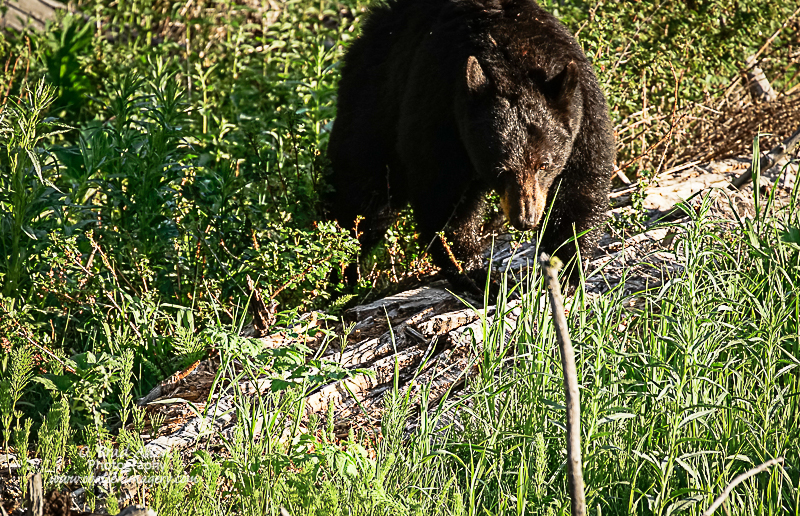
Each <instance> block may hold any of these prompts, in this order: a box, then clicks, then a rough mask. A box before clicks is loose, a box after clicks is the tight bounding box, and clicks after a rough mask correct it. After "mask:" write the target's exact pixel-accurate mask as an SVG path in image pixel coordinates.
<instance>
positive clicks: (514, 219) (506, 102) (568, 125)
mask: <svg viewBox="0 0 800 516" xmlns="http://www.w3.org/2000/svg"><path fill="white" fill-rule="evenodd" d="M550 75H551V76H550V77H548V74H547V72H546V71H545V70H542V69H541V68H536V67H526V66H520V65H519V64H515V65H514V66H509V65H508V63H507V62H504V60H489V59H487V60H486V62H485V63H484V65H481V63H480V62H479V61H478V59H477V58H476V57H474V56H470V57H469V58H468V59H467V62H466V67H465V69H464V75H463V88H462V91H461V92H460V93H461V94H460V95H458V96H457V97H456V113H457V117H458V123H459V131H460V134H461V139H462V141H463V142H464V145H465V146H466V150H467V153H468V154H469V157H470V160H471V162H472V165H473V167H474V168H475V170H476V171H477V173H478V176H479V178H480V179H481V180H483V181H484V182H486V183H487V184H488V185H489V186H490V187H492V188H493V189H494V190H496V191H497V193H498V194H499V195H500V199H501V205H502V207H503V211H504V213H505V215H506V217H507V218H508V221H509V222H510V223H511V224H512V225H513V226H514V227H515V228H517V229H520V230H526V229H533V228H535V227H536V226H537V225H538V224H539V222H540V221H541V219H542V215H543V213H544V212H545V210H546V208H547V196H548V192H549V191H550V188H551V187H555V186H554V185H555V184H556V179H557V178H558V176H559V174H560V173H561V171H562V170H563V169H564V165H565V164H566V163H567V160H568V159H569V156H570V154H571V152H572V144H573V142H574V141H575V136H576V134H577V132H578V128H579V127H580V124H581V118H582V115H583V109H582V106H583V99H582V95H581V89H580V81H579V69H578V66H577V64H575V62H572V61H571V62H569V63H567V64H565V65H562V66H560V67H557V68H556V70H555V73H553V71H552V70H551V73H550Z"/></svg>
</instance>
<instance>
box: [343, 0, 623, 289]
mask: <svg viewBox="0 0 800 516" xmlns="http://www.w3.org/2000/svg"><path fill="white" fill-rule="evenodd" d="M328 156H329V158H330V161H331V165H332V168H333V173H332V175H331V176H330V183H331V185H332V186H333V188H334V192H333V193H332V194H331V196H330V197H329V198H328V207H329V210H330V213H331V216H332V217H333V218H335V219H336V220H338V221H339V223H340V224H341V225H342V226H343V227H349V228H352V227H353V225H354V220H355V218H356V216H357V215H363V216H364V217H365V220H364V221H363V222H362V223H361V225H360V226H359V231H361V232H363V233H362V235H361V243H362V247H363V248H364V249H369V248H370V247H372V246H374V245H375V244H376V243H377V242H379V241H380V240H381V239H382V238H383V236H384V233H385V231H386V229H387V227H388V226H389V225H390V224H391V223H392V221H393V218H394V216H395V215H396V213H397V211H398V210H399V209H402V208H403V207H404V206H405V205H406V204H407V203H409V202H410V203H411V206H412V207H413V209H414V216H415V219H416V221H417V225H418V227H419V230H420V232H421V236H422V243H423V245H428V244H429V243H430V242H433V245H432V247H431V253H432V257H433V259H434V261H435V263H436V264H437V265H439V266H440V267H442V268H443V269H445V271H446V272H449V273H450V277H451V278H452V277H454V276H455V275H454V270H455V267H454V266H453V264H452V260H451V259H450V257H449V255H448V254H447V252H446V250H445V248H444V247H443V246H442V245H441V243H440V241H439V239H438V238H437V237H436V234H437V233H438V232H439V231H444V232H445V235H446V237H447V239H448V240H449V241H450V242H451V243H452V251H453V253H454V254H455V256H456V257H457V258H458V259H459V260H460V261H461V262H462V264H463V266H464V268H465V269H466V270H467V271H473V270H476V269H477V268H479V267H480V263H481V262H480V254H481V251H482V247H481V244H480V239H479V235H480V230H481V223H482V221H483V214H484V208H485V206H484V205H485V202H484V196H485V194H486V193H487V192H488V191H490V190H491V189H494V190H495V191H497V192H498V193H499V194H500V196H501V199H502V204H503V208H504V211H505V213H506V216H507V217H508V218H509V220H510V222H511V223H512V224H513V225H514V226H515V227H517V228H519V229H533V228H534V227H536V226H537V225H538V224H539V223H540V222H541V221H542V219H543V214H542V212H543V211H546V209H547V207H549V206H550V202H551V201H552V200H553V195H554V193H555V191H556V189H557V188H558V195H557V197H556V199H555V202H554V205H553V213H552V214H551V216H550V219H549V222H548V224H547V227H546V230H545V233H544V235H543V236H542V239H541V248H542V249H543V250H546V251H549V252H553V251H555V250H556V249H557V248H558V247H559V246H561V245H562V244H563V243H564V242H565V241H566V240H568V239H569V238H570V237H572V236H573V231H575V232H576V233H578V234H579V233H581V232H583V231H585V230H588V229H590V228H597V227H598V226H599V225H600V224H601V223H602V222H603V221H604V219H605V211H606V209H607V205H608V190H609V185H610V178H611V171H612V164H613V160H614V139H613V134H612V129H611V124H610V121H609V117H608V107H607V105H606V101H605V98H604V96H603V93H602V92H601V91H600V88H599V86H598V84H597V79H596V78H595V76H594V73H593V72H592V68H591V64H590V63H589V61H588V60H587V59H586V57H585V56H584V54H583V51H582V50H581V48H580V46H579V45H578V44H577V42H576V41H575V39H574V38H573V37H572V35H571V34H570V33H569V32H568V31H567V29H566V28H564V26H563V25H561V24H560V23H559V22H558V21H557V20H556V19H555V18H554V17H553V16H552V15H550V14H549V13H547V12H546V11H544V10H542V9H541V8H540V7H539V6H538V5H537V4H536V3H534V2H533V1H530V0H394V1H392V0H390V1H389V2H388V3H386V4H380V5H379V6H377V7H375V8H374V9H373V10H372V12H371V13H370V14H369V16H368V17H367V19H366V21H365V23H364V26H363V31H362V35H361V37H360V38H359V39H357V40H356V41H355V42H354V43H353V44H352V45H351V47H350V49H349V51H348V52H347V54H346V56H345V58H344V62H343V66H342V76H341V82H340V84H339V99H338V114H337V118H336V121H335V123H334V125H333V130H332V132H331V137H330V144H329V147H328ZM573 226H574V229H573ZM598 236H599V235H598V231H597V230H596V229H595V230H593V231H590V232H589V233H588V234H586V235H584V236H583V237H581V238H580V240H579V247H580V250H581V254H582V255H583V256H584V257H589V256H590V255H591V254H592V253H593V251H594V249H595V247H596V245H597V239H598ZM557 254H558V255H559V256H560V257H561V258H562V260H565V261H567V260H569V259H571V258H572V257H573V256H574V255H575V246H574V244H570V245H569V246H566V247H563V248H561V250H560V251H559V252H558V253H557ZM575 277H577V275H575Z"/></svg>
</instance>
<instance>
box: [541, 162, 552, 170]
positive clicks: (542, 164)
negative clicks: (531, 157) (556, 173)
mask: <svg viewBox="0 0 800 516" xmlns="http://www.w3.org/2000/svg"><path fill="white" fill-rule="evenodd" d="M548 168H550V163H548V162H546V161H545V162H543V163H540V164H539V170H547V169H548Z"/></svg>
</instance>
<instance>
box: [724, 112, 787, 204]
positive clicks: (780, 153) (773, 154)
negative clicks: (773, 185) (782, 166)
mask: <svg viewBox="0 0 800 516" xmlns="http://www.w3.org/2000/svg"><path fill="white" fill-rule="evenodd" d="M798 143H800V127H798V128H797V130H796V131H795V132H794V134H793V135H791V136H790V137H789V138H788V139H786V140H785V141H784V142H783V143H781V144H780V145H778V146H777V147H775V148H774V149H772V150H771V151H769V152H768V153H766V154H764V155H763V156H761V160H760V161H759V167H760V170H767V169H768V168H770V167H772V166H773V165H775V163H777V162H778V161H779V160H780V159H781V158H782V157H784V156H786V155H787V154H789V153H790V152H792V149H794V147H795V146H796V145H797V144H798ZM751 179H753V167H750V168H748V169H747V170H746V171H744V172H743V173H742V174H741V175H740V176H739V177H737V178H736V179H734V180H733V181H732V182H731V186H732V187H733V188H735V189H737V190H741V189H742V187H743V186H744V185H746V184H747V183H748V182H750V180H751Z"/></svg>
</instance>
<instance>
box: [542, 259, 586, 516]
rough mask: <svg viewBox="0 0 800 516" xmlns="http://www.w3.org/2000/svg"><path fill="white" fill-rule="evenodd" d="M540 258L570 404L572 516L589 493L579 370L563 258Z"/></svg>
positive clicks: (578, 514)
mask: <svg viewBox="0 0 800 516" xmlns="http://www.w3.org/2000/svg"><path fill="white" fill-rule="evenodd" d="M539 261H540V262H541V264H542V268H543V269H544V274H545V277H546V278H547V286H548V289H547V290H548V291H549V292H550V308H551V309H552V311H553V325H554V326H555V329H556V336H557V337H558V347H559V350H560V351H561V367H562V369H563V370H564V392H565V394H566V399H565V405H566V407H567V482H568V485H569V498H570V500H571V502H572V516H586V495H585V494H584V492H583V466H582V464H581V405H580V396H579V394H578V370H577V367H576V366H575V350H574V349H573V348H572V340H571V339H570V337H569V330H568V329H567V318H566V317H565V316H564V300H563V298H562V296H561V285H560V284H559V282H558V270H559V269H560V268H561V265H562V263H561V260H559V259H558V258H556V257H555V256H554V257H552V258H551V257H549V256H547V254H545V253H542V255H541V256H540V257H539Z"/></svg>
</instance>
